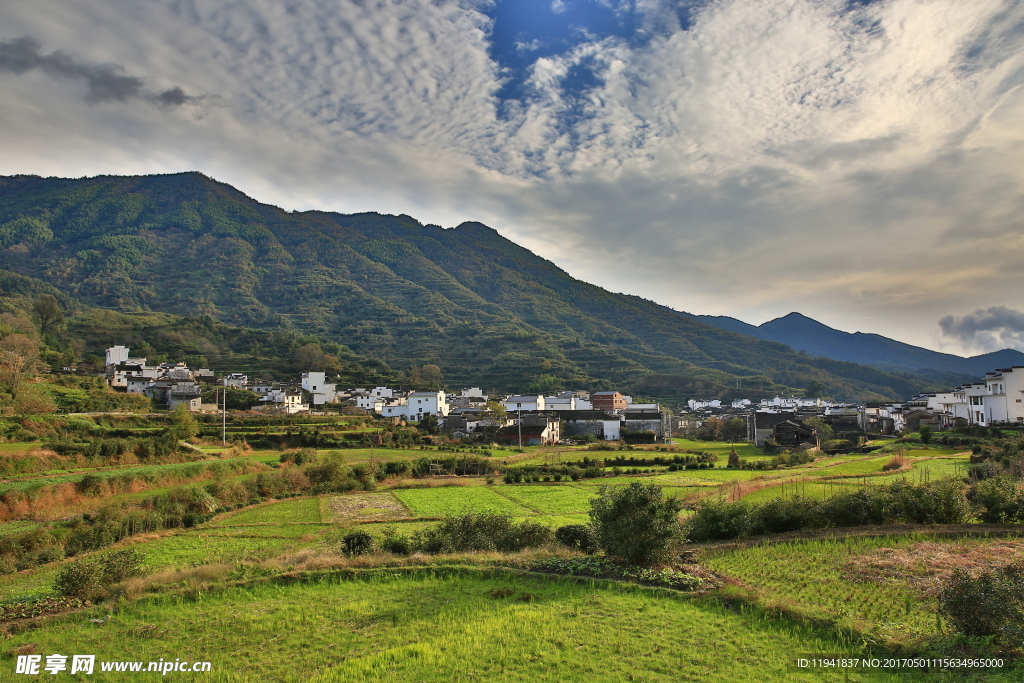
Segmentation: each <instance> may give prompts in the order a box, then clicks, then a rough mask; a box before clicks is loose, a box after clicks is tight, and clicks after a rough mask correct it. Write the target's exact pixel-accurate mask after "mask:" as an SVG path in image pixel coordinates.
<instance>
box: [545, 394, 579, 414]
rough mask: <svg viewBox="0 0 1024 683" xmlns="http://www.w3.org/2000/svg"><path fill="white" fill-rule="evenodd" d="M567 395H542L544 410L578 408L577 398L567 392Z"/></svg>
mask: <svg viewBox="0 0 1024 683" xmlns="http://www.w3.org/2000/svg"><path fill="white" fill-rule="evenodd" d="M565 393H568V394H569V395H568V396H565V395H560V396H545V397H544V410H579V409H580V408H579V407H577V405H576V404H577V401H578V400H579V399H577V398H576V397H575V396H573V395H572V394H571V393H569V392H565Z"/></svg>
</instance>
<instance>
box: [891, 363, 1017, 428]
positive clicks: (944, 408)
mask: <svg viewBox="0 0 1024 683" xmlns="http://www.w3.org/2000/svg"><path fill="white" fill-rule="evenodd" d="M910 405H911V406H913V408H914V409H915V410H916V411H917V413H918V415H917V417H918V420H919V421H920V422H924V423H925V424H929V425H932V426H935V427H938V428H943V429H944V428H948V427H967V426H971V425H977V426H979V427H991V426H993V425H1009V424H1021V423H1024V367H1022V366H1020V365H1014V366H1013V367H1010V368H1001V369H997V370H992V371H991V372H986V373H985V377H984V378H983V379H982V380H981V381H979V382H970V383H968V384H961V385H960V386H958V387H956V388H955V389H952V390H950V391H944V392H938V393H934V394H920V395H918V396H915V397H913V398H912V399H911V400H910Z"/></svg>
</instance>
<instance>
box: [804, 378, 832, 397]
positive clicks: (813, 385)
mask: <svg viewBox="0 0 1024 683" xmlns="http://www.w3.org/2000/svg"><path fill="white" fill-rule="evenodd" d="M827 395H828V387H826V386H825V385H824V384H822V383H821V382H819V381H818V380H816V379H812V380H811V381H810V382H808V383H807V387H806V388H805V389H804V397H805V398H824V397H825V396H827Z"/></svg>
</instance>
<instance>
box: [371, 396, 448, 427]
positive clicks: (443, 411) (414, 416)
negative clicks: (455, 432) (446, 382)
mask: <svg viewBox="0 0 1024 683" xmlns="http://www.w3.org/2000/svg"><path fill="white" fill-rule="evenodd" d="M381 414H382V415H383V416H384V417H401V418H402V419H405V420H412V421H419V420H420V418H422V417H423V416H424V415H427V414H429V415H436V416H437V417H439V418H441V417H445V416H446V415H448V401H447V398H446V396H445V393H444V392H443V391H413V392H411V393H410V394H409V395H408V396H407V397H405V398H404V399H402V400H400V401H398V402H397V403H393V404H391V405H385V406H384V407H383V410H382V411H381Z"/></svg>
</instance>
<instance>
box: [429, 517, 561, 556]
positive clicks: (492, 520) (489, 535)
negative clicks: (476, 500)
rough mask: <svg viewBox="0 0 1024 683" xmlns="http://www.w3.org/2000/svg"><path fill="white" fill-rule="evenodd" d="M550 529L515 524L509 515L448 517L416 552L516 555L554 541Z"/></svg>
mask: <svg viewBox="0 0 1024 683" xmlns="http://www.w3.org/2000/svg"><path fill="white" fill-rule="evenodd" d="M552 535H553V534H552V532H551V529H550V528H548V527H547V526H544V525H543V524H537V523H534V522H525V521H524V522H520V523H518V524H515V523H513V522H512V518H511V517H510V516H509V515H503V514H497V513H492V512H480V513H466V514H464V515H459V516H456V517H448V518H447V519H445V520H443V521H441V522H440V523H439V524H438V525H437V526H435V527H433V528H431V529H428V530H426V531H425V532H423V533H422V534H420V535H419V536H418V537H417V539H416V543H415V546H416V549H418V550H423V551H425V552H428V553H452V552H463V551H467V550H492V551H494V550H497V551H501V552H515V551H518V550H523V549H524V548H536V547H539V546H542V545H545V544H547V543H550V542H551V538H552Z"/></svg>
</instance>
